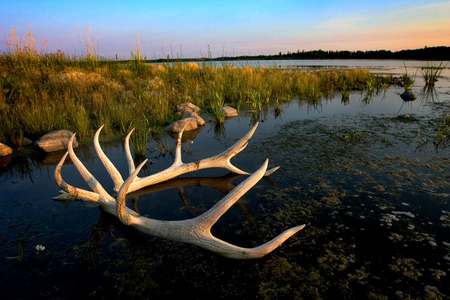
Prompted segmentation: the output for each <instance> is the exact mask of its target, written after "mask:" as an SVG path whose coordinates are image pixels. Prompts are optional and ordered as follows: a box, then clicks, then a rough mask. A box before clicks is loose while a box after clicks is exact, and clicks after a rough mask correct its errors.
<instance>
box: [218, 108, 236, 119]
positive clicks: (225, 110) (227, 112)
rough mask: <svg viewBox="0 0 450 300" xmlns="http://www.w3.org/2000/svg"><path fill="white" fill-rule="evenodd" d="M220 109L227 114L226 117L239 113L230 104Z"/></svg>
mask: <svg viewBox="0 0 450 300" xmlns="http://www.w3.org/2000/svg"><path fill="white" fill-rule="evenodd" d="M220 111H221V112H222V114H223V115H224V116H225V118H232V117H236V116H237V115H238V112H237V110H236V109H234V108H232V107H230V106H224V107H222V108H221V109H220Z"/></svg>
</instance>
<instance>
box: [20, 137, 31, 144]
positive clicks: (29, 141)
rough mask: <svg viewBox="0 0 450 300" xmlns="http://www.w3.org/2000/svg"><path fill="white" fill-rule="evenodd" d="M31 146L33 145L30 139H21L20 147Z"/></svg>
mask: <svg viewBox="0 0 450 300" xmlns="http://www.w3.org/2000/svg"><path fill="white" fill-rule="evenodd" d="M31 144H33V141H32V140H30V139H29V138H27V137H23V139H22V146H29V145H31Z"/></svg>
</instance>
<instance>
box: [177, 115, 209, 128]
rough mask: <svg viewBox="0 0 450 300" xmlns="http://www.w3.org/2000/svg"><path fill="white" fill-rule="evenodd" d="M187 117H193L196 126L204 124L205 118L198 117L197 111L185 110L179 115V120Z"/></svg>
mask: <svg viewBox="0 0 450 300" xmlns="http://www.w3.org/2000/svg"><path fill="white" fill-rule="evenodd" d="M187 118H194V119H195V120H196V121H197V125H198V126H203V125H205V120H203V119H202V117H200V116H199V115H198V114H197V113H195V112H185V113H184V114H183V115H182V116H181V120H183V119H187Z"/></svg>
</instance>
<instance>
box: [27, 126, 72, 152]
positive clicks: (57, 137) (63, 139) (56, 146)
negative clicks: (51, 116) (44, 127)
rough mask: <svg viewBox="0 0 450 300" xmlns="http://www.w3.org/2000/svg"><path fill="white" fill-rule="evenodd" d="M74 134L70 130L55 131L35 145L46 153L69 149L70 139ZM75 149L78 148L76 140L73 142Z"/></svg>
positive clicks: (41, 138) (42, 137)
mask: <svg viewBox="0 0 450 300" xmlns="http://www.w3.org/2000/svg"><path fill="white" fill-rule="evenodd" d="M72 135H73V133H72V132H71V131H69V130H64V129H61V130H55V131H52V132H49V133H47V134H45V135H43V136H41V137H40V138H39V139H38V140H37V141H36V142H34V144H35V145H36V146H38V147H39V148H41V149H42V150H44V151H45V152H53V151H59V150H64V149H67V145H68V144H69V139H70V138H71V137H72ZM73 147H74V148H76V147H78V142H77V140H76V138H75V139H74V141H73Z"/></svg>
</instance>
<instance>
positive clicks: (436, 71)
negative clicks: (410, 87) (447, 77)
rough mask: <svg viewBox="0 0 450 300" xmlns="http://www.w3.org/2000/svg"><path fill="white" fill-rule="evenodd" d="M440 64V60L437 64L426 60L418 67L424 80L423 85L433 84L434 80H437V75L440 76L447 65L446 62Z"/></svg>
mask: <svg viewBox="0 0 450 300" xmlns="http://www.w3.org/2000/svg"><path fill="white" fill-rule="evenodd" d="M442 64H443V62H441V63H440V64H439V65H438V64H437V63H435V62H427V63H425V64H424V65H422V66H421V67H420V68H418V70H419V72H420V73H421V74H422V77H423V79H424V81H425V86H434V84H435V83H436V81H438V79H439V77H441V74H442V72H443V71H444V69H445V68H446V67H447V65H448V63H447V64H445V65H442Z"/></svg>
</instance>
